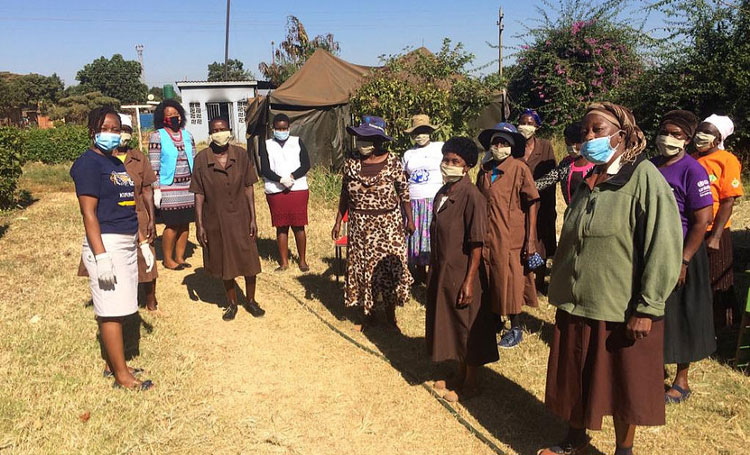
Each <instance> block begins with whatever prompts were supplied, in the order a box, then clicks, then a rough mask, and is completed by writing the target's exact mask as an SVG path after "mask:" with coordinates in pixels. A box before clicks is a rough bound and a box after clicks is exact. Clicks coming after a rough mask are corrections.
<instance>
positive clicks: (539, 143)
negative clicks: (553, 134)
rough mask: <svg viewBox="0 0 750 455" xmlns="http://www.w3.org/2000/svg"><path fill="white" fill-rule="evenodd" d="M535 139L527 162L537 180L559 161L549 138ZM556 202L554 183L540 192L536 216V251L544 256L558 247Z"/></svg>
mask: <svg viewBox="0 0 750 455" xmlns="http://www.w3.org/2000/svg"><path fill="white" fill-rule="evenodd" d="M534 141H535V142H534V150H532V152H531V154H530V155H529V157H528V158H527V159H526V164H527V165H528V166H529V169H531V175H532V177H533V178H534V180H537V179H540V178H542V177H544V176H545V175H546V174H547V173H548V172H549V171H551V170H552V169H554V168H555V166H557V161H556V160H555V151H554V150H553V149H552V144H551V143H550V142H549V141H548V140H546V139H541V138H538V137H537V138H535V139H534ZM556 202H557V198H556V195H555V186H554V185H552V186H550V187H549V188H547V189H545V190H542V191H540V192H539V213H538V214H537V218H536V237H537V242H536V251H537V253H539V254H540V255H541V256H542V258H551V257H552V256H554V255H555V250H556V249H557V233H556V231H555V221H556V220H557V211H556V209H555V203H556Z"/></svg>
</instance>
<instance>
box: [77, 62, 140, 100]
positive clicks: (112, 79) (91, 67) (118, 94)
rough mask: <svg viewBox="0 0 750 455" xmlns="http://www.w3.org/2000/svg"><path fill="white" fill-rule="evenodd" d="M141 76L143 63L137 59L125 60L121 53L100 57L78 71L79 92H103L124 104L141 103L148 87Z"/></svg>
mask: <svg viewBox="0 0 750 455" xmlns="http://www.w3.org/2000/svg"><path fill="white" fill-rule="evenodd" d="M140 77H141V65H140V63H138V62H137V61H135V60H125V59H124V58H123V57H122V55H120V54H115V55H113V56H112V58H110V59H107V58H105V57H99V58H98V59H96V60H94V61H93V62H91V63H89V64H87V65H85V66H84V67H83V68H82V69H81V70H79V71H78V74H77V75H76V79H77V80H78V81H79V82H80V87H79V88H78V89H77V91H78V93H77V94H80V93H81V92H83V93H88V92H101V93H102V95H104V96H108V97H111V98H117V99H118V100H120V102H121V103H123V104H132V103H141V102H144V101H145V100H146V94H147V91H148V87H147V86H146V84H142V83H141V81H140Z"/></svg>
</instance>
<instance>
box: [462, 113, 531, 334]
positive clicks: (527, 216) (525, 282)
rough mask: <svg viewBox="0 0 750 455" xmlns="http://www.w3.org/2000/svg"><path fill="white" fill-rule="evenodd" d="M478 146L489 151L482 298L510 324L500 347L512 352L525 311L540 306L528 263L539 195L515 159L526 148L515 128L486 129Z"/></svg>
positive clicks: (482, 179)
mask: <svg viewBox="0 0 750 455" xmlns="http://www.w3.org/2000/svg"><path fill="white" fill-rule="evenodd" d="M479 142H480V143H481V144H482V146H484V148H485V149H487V150H488V152H489V153H488V155H487V158H489V159H488V160H487V159H485V162H484V164H483V165H482V167H481V168H480V170H479V175H478V176H477V186H478V187H479V190H480V191H481V192H482V194H484V196H485V197H486V198H487V215H488V220H489V221H488V225H487V236H486V237H485V242H484V251H483V252H482V259H483V264H482V265H483V270H484V273H483V278H485V279H486V280H487V284H486V286H485V289H486V292H485V294H484V298H486V299H488V300H489V302H490V304H491V305H492V311H493V312H494V313H496V314H497V315H499V316H503V317H506V316H507V317H508V318H509V319H510V330H508V331H507V332H505V333H504V334H503V335H502V337H501V338H500V347H502V348H506V349H510V348H514V347H516V346H518V344H519V343H520V342H521V340H522V338H523V332H522V330H521V323H520V319H519V315H520V314H521V307H522V306H523V305H524V304H526V305H528V306H532V307H536V306H538V303H537V300H536V291H535V290H534V274H533V272H531V271H530V270H528V268H527V267H525V264H526V261H527V259H528V258H529V257H531V256H533V255H534V253H535V252H536V243H535V242H534V239H536V211H537V206H538V205H539V204H538V203H537V201H538V200H539V193H538V192H537V190H536V186H535V185H534V179H533V178H532V177H531V172H530V171H529V168H528V166H526V165H525V164H524V163H523V162H522V161H521V160H519V159H516V158H514V157H513V156H512V154H513V152H515V151H518V150H523V145H524V138H523V136H521V135H520V134H518V132H517V131H516V129H515V127H514V126H513V125H511V124H509V123H499V124H498V125H496V126H495V128H491V129H487V130H484V131H482V133H481V134H480V135H479Z"/></svg>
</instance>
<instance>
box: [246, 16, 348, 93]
mask: <svg viewBox="0 0 750 455" xmlns="http://www.w3.org/2000/svg"><path fill="white" fill-rule="evenodd" d="M316 49H325V50H326V51H328V52H330V53H331V54H333V55H338V54H339V51H340V50H341V47H340V46H339V42H338V41H335V40H334V39H333V34H331V33H328V34H326V35H318V36H316V37H314V38H313V39H312V40H311V39H310V38H309V36H308V35H307V31H306V30H305V26H304V25H302V22H300V20H299V19H298V18H297V17H296V16H288V17H287V20H286V38H285V39H284V41H282V42H281V43H280V44H279V46H278V47H277V48H276V49H275V50H274V51H273V54H274V61H273V62H272V63H270V64H269V63H266V62H261V63H260V64H259V65H258V69H259V70H260V72H261V74H263V76H264V77H265V78H266V79H267V80H269V81H270V82H271V83H273V84H274V85H276V86H278V85H281V84H282V83H283V82H284V81H285V80H287V79H289V78H290V77H291V76H292V75H293V74H294V73H296V72H297V70H298V69H300V68H301V67H302V65H304V64H305V62H306V61H307V59H308V58H310V57H312V55H313V54H314V53H315V50H316Z"/></svg>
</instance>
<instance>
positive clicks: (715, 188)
mask: <svg viewBox="0 0 750 455" xmlns="http://www.w3.org/2000/svg"><path fill="white" fill-rule="evenodd" d="M696 158H697V160H698V162H699V163H700V164H701V166H703V168H704V169H705V170H706V172H708V181H709V182H711V195H712V196H713V198H714V204H713V209H714V215H713V218H716V212H718V211H719V203H720V202H721V200H722V199H726V198H730V197H738V196H742V195H743V194H744V191H743V189H742V179H741V178H740V171H741V166H740V161H739V160H738V159H737V157H736V156H734V155H733V154H732V153H730V152H728V151H726V150H717V151H715V152H713V153H709V154H708V155H703V156H697V157H696ZM713 218H712V219H713ZM731 225H732V222H731V219H730V220H727V225H726V226H725V227H727V228H728V227H730V226H731ZM712 228H713V222H712V223H711V224H709V225H708V230H709V231H710V230H711V229H712Z"/></svg>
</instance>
